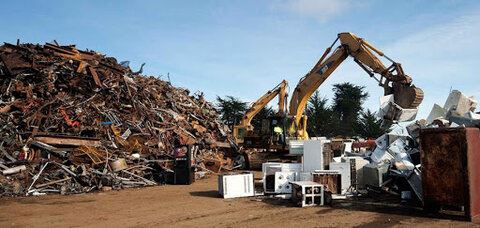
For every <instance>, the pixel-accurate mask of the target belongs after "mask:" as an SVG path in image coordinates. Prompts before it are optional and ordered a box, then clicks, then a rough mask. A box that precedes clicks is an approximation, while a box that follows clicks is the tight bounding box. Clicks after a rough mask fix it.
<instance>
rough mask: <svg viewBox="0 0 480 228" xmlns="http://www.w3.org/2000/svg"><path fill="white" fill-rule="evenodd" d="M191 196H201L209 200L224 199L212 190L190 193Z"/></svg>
mask: <svg viewBox="0 0 480 228" xmlns="http://www.w3.org/2000/svg"><path fill="white" fill-rule="evenodd" d="M190 195H191V196H200V197H208V198H222V197H221V196H220V194H219V193H218V191H214V190H210V191H197V192H190Z"/></svg>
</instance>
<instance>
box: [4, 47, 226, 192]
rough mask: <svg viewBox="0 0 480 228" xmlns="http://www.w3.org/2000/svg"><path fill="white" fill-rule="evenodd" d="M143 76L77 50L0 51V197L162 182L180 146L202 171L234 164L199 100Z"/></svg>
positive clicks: (210, 112) (211, 111) (220, 130)
mask: <svg viewBox="0 0 480 228" xmlns="http://www.w3.org/2000/svg"><path fill="white" fill-rule="evenodd" d="M141 71H142V70H140V71H138V72H132V70H131V69H130V68H129V67H128V63H127V62H122V63H121V64H119V63H117V60H116V59H115V58H112V57H106V56H105V55H102V54H99V53H97V52H94V51H88V50H87V51H82V50H78V49H76V47H75V46H74V45H70V46H60V45H58V44H57V43H56V42H55V44H50V43H46V44H45V45H34V44H19V43H17V44H16V45H13V44H8V43H5V44H4V45H3V46H0V78H1V80H0V90H1V91H2V92H1V95H0V137H1V138H2V140H1V142H0V196H5V195H24V194H26V195H31V194H34V195H38V194H44V193H47V192H57V193H62V194H69V193H82V192H89V191H92V190H97V189H103V190H107V189H111V188H113V189H119V188H124V187H137V186H145V185H154V184H156V183H162V182H164V181H165V179H166V176H167V175H166V174H167V173H168V172H169V171H171V167H172V164H173V162H172V159H173V157H174V154H173V151H175V148H177V147H179V146H182V145H193V144H195V145H198V146H199V148H200V150H199V152H198V153H197V154H195V157H196V160H197V165H198V166H199V169H202V168H203V170H204V171H205V172H210V171H209V170H208V168H209V167H206V166H208V164H206V163H212V164H213V165H214V166H215V165H217V166H225V165H228V164H230V163H228V162H226V161H228V160H222V158H223V153H221V152H220V149H219V147H218V146H217V145H218V143H217V142H220V141H223V140H225V139H226V137H227V135H226V133H225V130H224V129H226V128H225V126H224V125H222V124H221V123H219V122H218V121H217V119H218V115H217V113H216V111H215V108H214V107H213V106H212V105H211V104H209V103H208V102H207V101H205V99H204V98H203V95H202V93H195V94H194V95H190V92H189V91H188V90H187V89H182V88H176V87H173V86H172V85H171V84H170V83H169V82H166V81H162V80H160V79H158V78H155V77H147V76H142V75H140V73H141ZM207 161H208V162H207ZM225 163H228V164H225ZM217 168H218V167H217ZM215 171H218V170H215Z"/></svg>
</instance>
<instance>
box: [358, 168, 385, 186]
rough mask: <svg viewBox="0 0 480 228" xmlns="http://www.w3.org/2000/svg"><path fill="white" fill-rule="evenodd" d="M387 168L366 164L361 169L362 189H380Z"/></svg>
mask: <svg viewBox="0 0 480 228" xmlns="http://www.w3.org/2000/svg"><path fill="white" fill-rule="evenodd" d="M387 172H388V166H387V165H386V164H383V165H379V166H377V165H376V164H367V165H365V166H364V167H363V178H362V181H361V182H360V186H361V187H362V188H366V187H368V186H371V187H381V186H382V184H383V182H384V181H385V180H386V176H387Z"/></svg>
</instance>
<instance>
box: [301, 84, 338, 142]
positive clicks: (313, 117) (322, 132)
mask: <svg viewBox="0 0 480 228" xmlns="http://www.w3.org/2000/svg"><path fill="white" fill-rule="evenodd" d="M327 103H328V99H327V98H324V97H323V98H322V97H321V96H320V93H319V92H318V91H315V93H313V95H312V97H310V99H309V100H308V104H307V108H306V114H307V117H308V119H307V131H308V134H309V135H310V136H326V137H331V136H332V135H333V129H332V110H331V109H330V108H329V107H328V104H327Z"/></svg>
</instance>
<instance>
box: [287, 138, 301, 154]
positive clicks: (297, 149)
mask: <svg viewBox="0 0 480 228" xmlns="http://www.w3.org/2000/svg"><path fill="white" fill-rule="evenodd" d="M304 142H305V141H304V140H289V141H288V153H289V154H290V155H302V154H303V150H304Z"/></svg>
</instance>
